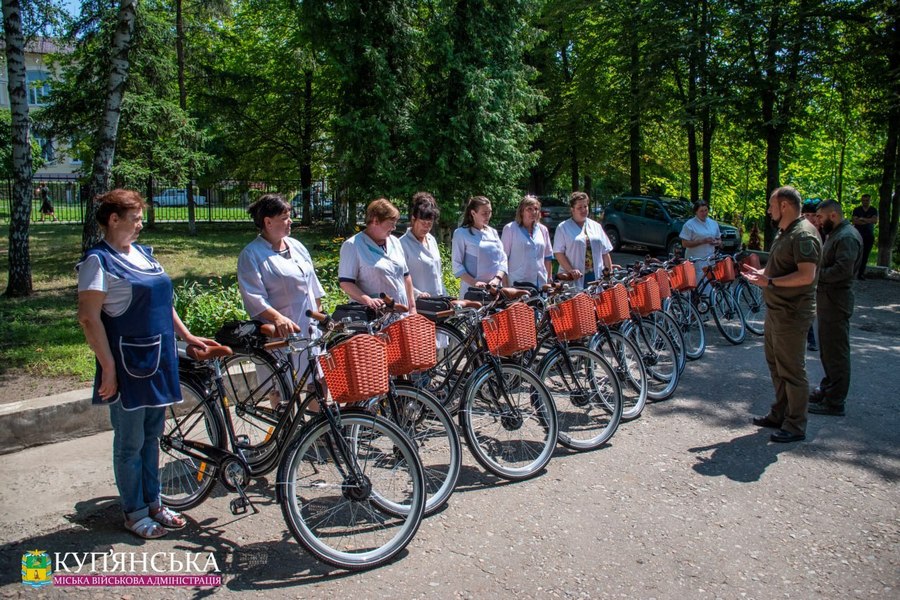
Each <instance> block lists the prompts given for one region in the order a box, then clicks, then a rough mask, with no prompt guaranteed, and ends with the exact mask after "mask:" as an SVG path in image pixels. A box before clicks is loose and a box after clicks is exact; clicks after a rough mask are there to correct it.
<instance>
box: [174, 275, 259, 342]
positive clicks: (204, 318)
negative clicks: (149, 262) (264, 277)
mask: <svg viewBox="0 0 900 600" xmlns="http://www.w3.org/2000/svg"><path fill="white" fill-rule="evenodd" d="M175 310H176V311H178V315H179V316H180V317H181V320H182V321H184V324H185V325H186V326H187V328H188V329H189V330H190V331H191V333H193V334H194V335H199V336H203V337H212V336H213V335H214V334H215V333H216V331H218V329H219V328H220V327H221V326H222V324H223V323H225V322H226V321H233V320H242V319H249V318H250V317H249V316H248V315H247V312H246V311H245V310H244V304H243V302H242V301H241V293H240V291H239V290H238V286H237V283H232V284H226V283H225V282H223V281H222V279H221V278H218V279H210V280H209V281H207V282H206V283H205V284H204V283H201V282H199V281H191V282H188V283H184V284H181V285H179V286H178V287H177V288H175Z"/></svg>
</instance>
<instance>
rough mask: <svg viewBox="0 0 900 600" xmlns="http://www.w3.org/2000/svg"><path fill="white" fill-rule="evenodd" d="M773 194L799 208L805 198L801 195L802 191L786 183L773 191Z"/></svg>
mask: <svg viewBox="0 0 900 600" xmlns="http://www.w3.org/2000/svg"><path fill="white" fill-rule="evenodd" d="M772 195H773V196H775V197H776V198H778V199H779V200H784V201H786V202H790V203H791V204H793V205H794V206H795V207H797V209H799V208H800V205H801V204H803V198H801V197H800V192H798V191H797V190H796V189H794V188H793V187H791V186H789V185H784V186H781V187H780V188H778V189H777V190H775V191H774V192H772Z"/></svg>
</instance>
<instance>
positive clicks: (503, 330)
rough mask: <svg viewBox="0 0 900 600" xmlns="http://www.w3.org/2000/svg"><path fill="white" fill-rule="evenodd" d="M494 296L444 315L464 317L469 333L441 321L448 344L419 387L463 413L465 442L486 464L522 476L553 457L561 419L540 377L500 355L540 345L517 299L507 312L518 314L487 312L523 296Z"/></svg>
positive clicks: (505, 293)
mask: <svg viewBox="0 0 900 600" xmlns="http://www.w3.org/2000/svg"><path fill="white" fill-rule="evenodd" d="M496 293H497V296H496V297H495V299H494V300H493V301H491V302H489V303H488V304H485V305H483V306H480V307H478V308H475V307H474V306H473V305H472V304H471V303H470V304H469V305H468V306H455V307H453V308H452V309H451V310H449V311H447V312H446V313H445V314H442V315H439V317H441V318H442V317H444V316H454V317H456V318H458V319H462V320H464V321H465V323H466V333H465V334H463V333H461V332H460V331H458V330H457V329H456V328H455V327H453V326H451V325H448V324H446V323H438V324H437V325H436V329H437V335H438V336H439V337H442V338H443V339H444V340H445V341H446V344H445V348H444V350H443V352H441V355H440V356H439V357H438V361H437V364H436V365H435V366H434V367H433V368H431V369H429V370H427V371H425V372H424V373H423V375H422V377H420V378H419V379H418V380H417V382H416V385H417V386H418V387H421V388H423V389H427V390H428V391H430V392H432V393H434V394H435V396H437V397H438V398H439V399H440V400H441V401H442V402H443V403H444V406H445V407H446V408H447V409H448V410H449V411H450V412H451V414H457V416H458V418H459V425H460V428H461V429H462V430H463V435H464V437H465V438H466V445H467V446H468V447H469V449H470V451H471V452H472V455H473V456H474V457H475V459H476V460H477V461H478V463H479V464H480V465H481V466H482V467H484V468H485V469H486V470H487V471H489V472H491V473H493V474H494V475H496V476H498V477H501V478H503V479H507V480H510V481H521V480H524V479H528V478H530V477H534V476H535V475H537V474H538V473H539V472H540V471H541V470H542V469H543V468H544V467H545V466H546V465H547V463H548V462H549V461H550V458H551V457H552V455H553V449H554V448H555V446H556V440H557V436H558V421H557V414H556V406H555V404H554V402H553V398H552V396H551V395H550V392H549V391H548V390H547V387H546V386H545V385H544V384H543V383H542V382H541V380H540V378H539V377H538V376H537V375H536V374H535V373H534V372H532V371H530V370H528V369H526V368H524V367H522V366H520V365H518V364H513V363H511V362H504V361H502V360H501V357H503V356H511V355H514V354H516V353H518V352H522V351H525V350H528V349H531V348H533V347H534V345H535V343H536V339H535V330H534V316H533V312H532V311H531V309H530V308H527V307H526V306H525V305H524V304H522V303H516V304H514V305H512V306H511V307H510V308H509V309H507V311H513V313H508V312H506V311H503V313H506V314H503V313H498V314H495V315H489V314H488V313H489V312H490V311H492V310H494V308H496V306H497V304H498V302H499V300H500V298H501V297H504V298H513V297H521V295H522V294H520V293H519V292H518V291H516V290H501V291H498V292H496ZM475 304H478V303H475ZM529 333H530V336H529ZM529 338H530V339H529Z"/></svg>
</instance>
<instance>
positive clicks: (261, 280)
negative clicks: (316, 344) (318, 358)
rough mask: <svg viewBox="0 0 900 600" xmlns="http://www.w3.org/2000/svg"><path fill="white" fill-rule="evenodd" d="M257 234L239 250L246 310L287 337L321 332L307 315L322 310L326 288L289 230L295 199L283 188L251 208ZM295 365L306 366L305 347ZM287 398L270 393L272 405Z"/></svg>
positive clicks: (303, 369)
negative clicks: (290, 200) (282, 192)
mask: <svg viewBox="0 0 900 600" xmlns="http://www.w3.org/2000/svg"><path fill="white" fill-rule="evenodd" d="M247 212H248V213H250V216H251V217H252V218H253V223H254V224H255V225H256V227H257V229H258V230H259V235H258V236H257V237H256V239H254V240H253V241H252V242H250V243H249V244H247V246H246V247H245V248H244V249H243V250H242V251H241V254H240V255H239V256H238V268H237V278H238V287H239V288H240V291H241V298H242V299H243V301H244V308H245V309H247V313H248V314H249V315H250V316H251V317H253V318H254V319H257V320H259V321H262V322H264V323H271V324H272V325H274V326H275V333H276V335H277V336H279V337H285V336H287V335H290V334H291V333H300V334H301V335H303V336H305V337H312V338H317V337H319V335H320V333H319V329H318V328H317V327H316V326H315V324H314V323H312V321H311V320H310V318H309V317H308V316H306V311H307V310H316V311H320V310H321V309H322V297H323V296H324V295H325V289H324V288H323V287H322V284H321V283H320V282H319V278H318V277H317V276H316V271H315V268H314V266H313V261H312V257H311V256H310V254H309V251H308V250H307V249H306V246H304V245H303V244H302V243H300V241H299V240H297V239H294V238H292V237H290V235H291V223H292V221H291V205H290V204H288V203H287V202H286V201H285V200H284V198H283V197H282V196H281V195H279V194H264V195H262V196H260V197H259V199H258V200H256V202H254V203H253V204H251V205H250V208H248V209H247ZM292 357H293V360H294V367H295V368H296V369H298V370H299V372H301V373H302V372H303V371H305V370H306V366H307V360H306V353H304V352H300V353H295V354H293V355H292ZM286 400H287V399H286V398H276V397H275V395H273V396H272V397H271V401H272V404H273V406H277V405H278V403H280V402H285V401H286Z"/></svg>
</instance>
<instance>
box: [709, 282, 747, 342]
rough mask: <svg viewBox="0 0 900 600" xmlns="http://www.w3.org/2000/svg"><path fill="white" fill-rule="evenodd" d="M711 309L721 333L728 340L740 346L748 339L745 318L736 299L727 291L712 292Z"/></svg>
mask: <svg viewBox="0 0 900 600" xmlns="http://www.w3.org/2000/svg"><path fill="white" fill-rule="evenodd" d="M710 296H711V297H710V301H709V305H710V306H709V309H710V311H711V312H712V315H713V320H714V321H715V322H716V327H718V328H719V333H721V334H722V337H724V338H725V339H726V340H728V341H729V342H730V343H732V344H734V345H738V344H740V343H741V342H743V341H744V338H745V337H747V327H746V325H744V317H743V315H742V314H741V309H740V307H739V306H738V305H737V302H735V301H734V298H733V297H732V295H731V294H729V293H728V292H727V291H726V290H725V289H722V288H713V290H712V291H711V292H710Z"/></svg>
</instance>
